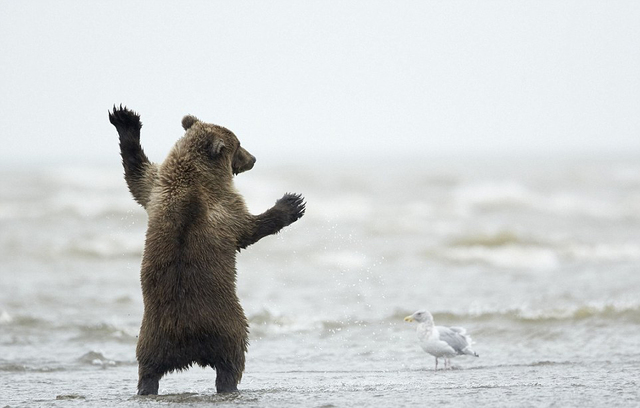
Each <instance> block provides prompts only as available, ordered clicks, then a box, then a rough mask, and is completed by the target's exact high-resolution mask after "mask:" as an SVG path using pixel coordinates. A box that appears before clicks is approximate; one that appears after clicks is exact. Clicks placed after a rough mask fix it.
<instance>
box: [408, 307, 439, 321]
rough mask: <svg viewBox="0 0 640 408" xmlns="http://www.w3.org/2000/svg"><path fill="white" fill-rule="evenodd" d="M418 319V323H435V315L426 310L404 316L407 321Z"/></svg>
mask: <svg viewBox="0 0 640 408" xmlns="http://www.w3.org/2000/svg"><path fill="white" fill-rule="evenodd" d="M414 320H415V321H416V322H418V323H433V316H431V313H429V312H427V311H426V310H418V311H417V312H415V313H414V314H412V315H410V316H407V317H405V318H404V321H405V322H412V321H414Z"/></svg>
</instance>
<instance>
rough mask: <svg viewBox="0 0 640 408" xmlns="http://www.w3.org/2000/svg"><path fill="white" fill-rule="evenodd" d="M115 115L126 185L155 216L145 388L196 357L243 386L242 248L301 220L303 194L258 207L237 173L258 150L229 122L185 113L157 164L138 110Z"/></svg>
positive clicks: (146, 285)
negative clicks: (247, 198)
mask: <svg viewBox="0 0 640 408" xmlns="http://www.w3.org/2000/svg"><path fill="white" fill-rule="evenodd" d="M109 121H110V122H111V123H112V124H113V125H114V126H115V127H116V129H117V131H118V135H119V137H120V152H121V155H122V163H123V166H124V171H125V180H126V182H127V185H128V186H129V190H130V191H131V194H132V195H133V197H134V199H135V200H136V201H137V202H138V203H139V204H140V205H142V207H144V208H145V209H146V211H147V214H148V216H149V221H148V227H147V234H146V241H145V248H144V255H143V259H142V268H141V274H140V275H141V279H140V280H141V284H142V294H143V300H144V316H143V319H142V326H141V328H140V337H139V339H138V346H137V350H136V355H137V359H138V366H139V369H138V373H139V381H138V394H141V395H143V394H157V393H158V385H159V381H160V378H161V377H162V376H163V375H164V374H165V373H167V372H171V371H173V370H182V369H186V368H188V367H190V366H191V365H192V364H193V363H196V364H198V365H201V366H211V367H212V368H214V369H215V370H216V389H217V391H218V392H230V391H237V384H238V382H239V381H240V378H241V377H242V372H243V371H244V363H245V352H246V351H247V334H248V323H247V319H246V317H245V315H244V311H243V310H242V307H241V306H240V302H239V300H238V296H237V295H236V252H237V251H239V250H240V249H241V248H246V247H247V246H249V245H251V244H253V243H255V242H256V241H258V240H259V239H261V238H263V237H265V236H267V235H270V234H275V233H276V232H278V231H279V230H280V229H282V228H283V227H285V226H287V225H289V224H291V223H293V222H294V221H296V220H298V219H299V218H300V217H302V216H303V215H304V211H305V203H304V201H303V199H302V197H301V196H299V195H294V194H285V195H284V196H283V197H282V198H281V199H279V200H278V201H277V202H276V204H275V206H273V207H272V208H271V209H269V210H267V211H266V212H264V213H263V214H260V215H257V216H254V215H251V214H250V213H249V212H248V210H247V207H246V205H245V203H244V200H243V198H242V196H241V195H240V194H239V193H238V192H237V191H236V190H235V188H234V187H233V176H234V175H235V174H238V173H242V172H243V171H246V170H250V169H251V168H252V167H253V165H254V163H255V158H254V157H253V156H252V155H251V154H249V152H247V151H246V150H245V149H244V148H242V147H241V146H240V142H239V141H238V139H237V138H236V136H235V135H234V134H233V133H232V132H231V131H229V130H227V129H225V128H223V127H220V126H216V125H212V124H208V123H203V122H201V121H199V120H198V119H197V118H196V117H194V116H185V117H184V118H183V119H182V126H183V128H184V129H185V130H186V133H185V135H184V136H183V137H182V138H181V139H179V140H178V141H177V142H176V144H175V146H174V147H173V149H172V150H171V152H170V153H169V155H168V157H167V158H166V160H165V161H164V162H163V163H162V164H160V165H157V164H155V163H151V162H150V161H149V159H148V158H147V156H146V155H145V153H144V152H143V150H142V147H141V146H140V128H141V126H142V124H141V123H140V117H139V115H138V114H136V113H135V112H133V111H131V110H128V109H127V108H123V107H122V106H120V108H116V107H115V106H114V108H113V112H109Z"/></svg>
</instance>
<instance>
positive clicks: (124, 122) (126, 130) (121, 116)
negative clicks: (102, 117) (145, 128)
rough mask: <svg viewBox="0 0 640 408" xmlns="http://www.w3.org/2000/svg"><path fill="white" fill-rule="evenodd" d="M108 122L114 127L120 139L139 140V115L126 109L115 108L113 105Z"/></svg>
mask: <svg viewBox="0 0 640 408" xmlns="http://www.w3.org/2000/svg"><path fill="white" fill-rule="evenodd" d="M109 122H111V124H112V125H113V126H115V127H116V130H117V131H118V134H119V135H120V138H121V139H122V138H125V139H129V138H134V139H137V140H140V128H141V127H142V122H140V115H138V114H137V113H135V112H134V111H132V110H129V109H127V107H126V106H125V107H123V106H122V105H120V107H119V108H118V107H116V106H115V105H113V112H111V111H110V112H109Z"/></svg>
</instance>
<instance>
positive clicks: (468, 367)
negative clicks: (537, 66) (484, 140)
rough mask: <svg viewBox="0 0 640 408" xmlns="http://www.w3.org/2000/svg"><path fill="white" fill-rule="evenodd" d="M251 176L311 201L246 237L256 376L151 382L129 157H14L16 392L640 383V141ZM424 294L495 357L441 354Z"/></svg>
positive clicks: (7, 331)
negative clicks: (630, 154)
mask: <svg viewBox="0 0 640 408" xmlns="http://www.w3.org/2000/svg"><path fill="white" fill-rule="evenodd" d="M325 164H329V163H325ZM327 168H329V169H327ZM236 185H237V188H238V189H239V191H240V192H241V193H242V194H243V195H244V196H245V198H246V201H247V204H248V205H249V207H250V209H251V211H252V212H254V213H258V212H261V211H264V210H265V209H267V208H268V207H270V206H271V205H272V204H273V203H274V202H275V200H276V199H277V198H279V197H281V196H282V194H283V193H285V192H288V191H292V192H297V193H301V194H303V195H304V196H305V198H306V199H307V202H308V204H307V214H306V215H305V217H304V218H302V219H301V220H300V221H299V222H298V223H297V224H294V225H292V226H291V227H289V228H287V229H286V230H283V231H282V232H281V233H280V234H278V235H276V236H271V237H266V238H265V239H263V240H262V241H260V242H258V243H257V244H255V245H254V246H252V247H250V248H248V249H247V250H245V251H242V252H241V253H240V254H238V292H239V296H240V298H241V301H242V304H243V307H244V309H245V312H246V314H247V316H248V318H249V320H250V326H251V328H250V330H251V335H250V338H251V344H250V347H249V352H248V354H247V365H246V370H245V374H244V377H243V380H242V383H241V384H240V387H239V388H240V389H241V392H240V393H238V394H232V395H216V394H215V384H214V382H215V373H214V372H213V371H212V370H211V369H202V368H200V367H194V368H192V369H190V370H189V371H185V372H180V373H172V374H170V375H168V376H167V377H165V378H164V379H163V380H162V381H161V382H160V394H161V395H160V396H156V397H138V396H135V391H136V390H135V386H136V381H137V378H136V377H137V372H136V371H137V366H136V360H135V345H136V335H137V333H138V329H139V324H140V319H141V316H142V300H141V293H140V285H139V276H138V273H139V265H140V260H141V253H142V249H143V245H144V232H145V228H146V215H145V213H144V211H143V210H142V209H141V208H140V207H138V206H137V205H136V204H135V203H134V202H133V200H132V199H131V197H130V195H129V193H128V191H127V189H126V185H125V183H124V180H123V178H122V174H121V169H120V167H119V166H118V165H117V163H116V164H115V165H114V166H53V167H34V168H21V169H10V168H4V169H3V170H1V171H0V407H5V406H9V407H28V406H46V407H70V406H82V407H104V406H124V407H163V406H174V405H175V406H185V407H186V406H204V405H211V404H214V405H216V406H222V407H226V406H239V407H301V406H304V407H363V406H381V407H386V406H388V407H402V406H416V407H417V406H430V405H434V404H438V405H439V404H444V405H447V406H452V407H466V406H563V407H564V406H638V405H639V404H640V399H639V391H638V389H639V388H640V159H637V160H632V159H624V160H623V159H608V160H586V159H585V160H577V159H554V160H528V161H527V160H511V161H500V160H494V161H489V160H486V161H482V160H475V161H463V160H459V161H446V160H439V161H438V160H435V161H428V160H407V161H405V162H400V163H398V162H392V159H389V162H388V163H387V162H384V161H383V160H379V161H376V162H375V163H367V164H362V163H350V164H347V163H337V164H331V165H330V166H326V165H323V166H315V167H314V166H312V165H301V164H297V165H293V164H292V165H287V166H285V165H281V166H272V167H269V166H262V167H261V165H260V163H259V164H258V165H257V166H256V168H255V169H253V170H252V171H251V172H248V173H246V174H241V175H240V176H238V177H237V179H236ZM420 308H426V309H428V310H430V311H431V312H432V313H433V314H434V317H435V320H436V323H437V324H440V325H455V326H463V327H466V328H467V330H468V332H469V333H470V334H471V336H472V337H473V339H474V340H475V344H474V349H475V350H476V352H478V353H479V354H480V357H479V358H472V357H460V358H455V359H453V360H452V362H453V366H454V368H453V369H452V370H448V371H441V370H439V371H437V372H436V371H434V359H433V357H431V356H428V355H426V354H425V353H424V352H423V351H422V350H421V349H420V347H419V345H418V343H417V340H416V336H415V326H414V325H412V324H409V323H406V322H404V321H403V317H404V316H406V315H408V314H410V313H412V312H414V311H415V310H417V309H420Z"/></svg>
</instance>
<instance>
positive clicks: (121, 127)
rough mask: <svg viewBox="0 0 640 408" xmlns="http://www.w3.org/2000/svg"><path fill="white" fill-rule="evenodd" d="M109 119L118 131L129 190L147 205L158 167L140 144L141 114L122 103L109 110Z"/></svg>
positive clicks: (139, 201) (140, 202) (141, 203)
mask: <svg viewBox="0 0 640 408" xmlns="http://www.w3.org/2000/svg"><path fill="white" fill-rule="evenodd" d="M109 121H110V122H111V124H112V125H113V126H115V128H116V130H117V131H118V136H119V138H120V155H121V156H122V166H123V167H124V174H125V180H126V181H127V186H128V187H129V191H130V192H131V194H132V195H133V198H134V199H135V200H136V201H137V202H138V203H139V204H140V205H142V206H143V207H146V204H147V202H148V200H149V194H150V192H151V186H152V184H153V181H154V179H155V175H156V173H157V168H156V166H155V165H154V164H153V163H151V162H150V161H149V158H148V157H147V155H146V154H145V153H144V150H142V146H141V145H140V128H141V127H142V123H141V122H140V116H139V115H138V114H137V113H135V112H134V111H131V110H129V109H127V108H124V107H122V105H121V106H120V107H119V108H117V107H115V106H114V107H113V112H109Z"/></svg>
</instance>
